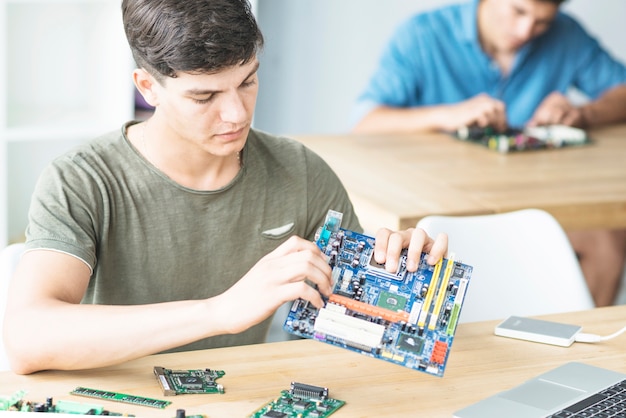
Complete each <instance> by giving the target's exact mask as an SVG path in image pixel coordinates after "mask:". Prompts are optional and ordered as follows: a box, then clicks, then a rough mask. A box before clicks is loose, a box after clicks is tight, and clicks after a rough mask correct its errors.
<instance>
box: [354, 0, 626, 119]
mask: <svg viewBox="0 0 626 418" xmlns="http://www.w3.org/2000/svg"><path fill="white" fill-rule="evenodd" d="M477 7H478V0H473V1H472V2H469V3H463V4H456V5H451V6H446V7H443V8H440V9H436V10H433V11H430V12H426V13H421V14H418V15H415V16H413V17H412V18H410V19H409V20H407V21H406V22H405V23H403V24H402V25H401V26H400V27H398V29H397V30H396V32H395V34H394V35H393V36H392V38H391V41H390V42H389V44H388V45H387V47H386V48H385V49H384V51H383V54H382V57H381V59H380V63H379V67H378V69H377V70H376V72H375V73H374V75H373V76H372V78H371V80H370V83H369V85H368V86H367V88H366V89H365V91H364V93H363V94H362V95H361V97H360V98H359V100H358V102H357V106H356V108H355V113H354V115H353V116H354V117H355V121H357V120H358V119H360V118H361V117H363V116H365V114H366V113H368V112H369V111H370V110H372V109H373V108H374V107H376V106H378V105H387V106H392V107H413V106H428V105H437V104H451V103H457V102H460V101H463V100H467V99H469V98H471V97H473V96H475V95H477V94H479V93H487V94H489V95H490V96H492V97H495V98H497V99H499V100H502V101H503V102H504V103H505V104H506V108H507V119H508V121H509V125H510V126H512V127H521V126H523V125H524V124H525V123H526V122H527V121H528V120H529V119H530V118H531V117H532V115H533V113H534V111H535V109H536V108H537V106H538V105H539V104H540V103H541V101H542V100H543V99H544V98H545V97H546V96H547V95H548V94H549V93H551V92H553V91H558V92H561V93H563V94H565V93H567V91H568V89H569V88H570V87H576V88H578V89H579V90H581V91H582V92H584V93H585V94H586V95H587V96H589V97H590V98H592V99H594V98H597V97H598V96H599V95H600V94H601V93H602V92H604V91H605V90H607V89H609V88H611V87H614V86H616V85H618V84H621V83H626V67H625V66H624V65H623V64H621V63H619V62H617V61H616V60H615V59H613V58H612V57H611V56H610V55H609V54H608V53H607V52H606V51H605V50H603V49H602V47H601V46H600V45H599V44H598V42H597V41H596V40H595V39H594V38H592V37H591V36H590V35H589V34H588V33H587V32H586V31H585V30H584V29H583V28H582V27H581V26H580V24H578V23H577V22H576V21H575V20H574V19H572V18H571V17H570V16H568V15H566V14H564V13H562V12H560V13H559V14H558V15H557V16H556V18H555V20H554V22H553V23H552V24H551V26H550V28H549V29H548V30H547V31H546V32H545V33H543V34H542V35H541V36H539V37H537V38H535V39H533V40H532V41H531V42H529V43H527V44H526V45H524V46H523V47H522V48H521V49H520V50H519V52H518V54H517V57H516V58H515V61H514V64H513V67H512V69H511V72H510V74H508V75H506V76H505V75H503V74H502V72H501V71H500V69H499V67H498V66H497V64H496V63H495V62H494V61H493V60H492V59H491V58H490V57H489V56H488V55H487V54H485V52H484V51H483V50H482V48H481V46H480V43H479V40H478V31H477V24H476V15H477Z"/></svg>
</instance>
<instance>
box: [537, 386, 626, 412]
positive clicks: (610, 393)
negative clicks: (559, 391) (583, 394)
mask: <svg viewBox="0 0 626 418" xmlns="http://www.w3.org/2000/svg"><path fill="white" fill-rule="evenodd" d="M582 417H584V418H587V417H593V418H609V417H610V418H618V417H619V418H626V379H625V380H622V381H621V382H620V383H618V384H616V385H613V386H611V387H610V388H607V389H604V390H603V391H601V392H598V393H594V394H593V395H591V396H589V397H587V398H585V399H583V400H582V401H580V402H577V403H575V404H574V405H570V406H568V407H567V408H564V409H563V410H561V411H559V412H557V413H556V414H552V415H550V416H548V417H547V418H582Z"/></svg>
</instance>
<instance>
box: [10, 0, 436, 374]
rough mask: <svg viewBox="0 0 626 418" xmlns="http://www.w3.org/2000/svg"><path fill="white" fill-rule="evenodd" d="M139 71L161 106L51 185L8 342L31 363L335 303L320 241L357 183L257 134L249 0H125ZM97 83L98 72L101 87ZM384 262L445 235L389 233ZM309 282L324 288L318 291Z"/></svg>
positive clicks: (382, 242) (123, 355)
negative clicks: (294, 303) (287, 307)
mask: <svg viewBox="0 0 626 418" xmlns="http://www.w3.org/2000/svg"><path fill="white" fill-rule="evenodd" d="M122 11H123V19H124V27H125V30H126V33H127V37H128V40H129V44H130V47H131V50H132V52H133V55H134V58H135V60H136V62H137V64H138V68H137V69H136V70H135V71H134V72H133V80H134V82H135V85H136V86H137V88H138V90H139V92H140V93H141V94H142V95H143V97H144V98H145V100H146V101H147V102H148V103H149V104H151V105H152V106H154V107H155V111H154V114H153V116H151V117H150V118H149V119H148V120H147V121H145V122H140V123H137V122H130V123H127V124H125V125H124V126H123V127H122V129H121V130H120V131H118V132H111V133H108V134H106V135H103V136H102V137H100V138H97V139H95V140H93V141H91V142H89V143H88V144H85V145H83V146H81V147H79V148H77V149H75V150H73V151H71V152H69V153H67V154H65V155H63V156H61V157H59V158H57V159H56V160H55V161H53V162H52V164H51V165H50V166H49V167H47V168H46V169H45V171H44V173H43V174H42V175H41V178H40V180H39V182H38V184H37V187H36V190H35V192H34V195H33V200H32V205H31V209H30V213H29V225H28V228H27V243H26V249H27V250H26V252H25V254H24V255H23V257H22V260H21V261H20V263H19V265H18V267H17V270H16V272H15V276H14V279H13V282H12V285H11V290H10V295H9V298H8V299H9V301H8V307H7V312H6V321H5V328H4V341H5V345H6V348H7V351H8V353H9V357H10V360H11V365H12V368H13V370H14V371H15V372H17V373H32V372H35V371H38V370H44V369H83V368H93V367H100V366H106V365H110V364H115V363H120V362H123V361H126V360H130V359H133V358H137V357H140V356H145V355H148V354H152V353H156V352H161V351H167V350H190V349H200V348H208V347H219V346H227V345H235V344H250V343H258V342H262V341H263V339H264V337H265V334H266V332H267V329H268V326H269V322H270V320H271V316H272V314H273V313H274V312H275V310H276V309H277V308H278V307H279V306H281V305H282V304H283V303H285V302H287V301H290V300H294V299H297V298H303V299H305V300H308V301H310V302H311V303H313V304H314V305H316V306H318V307H319V306H322V304H323V301H322V297H321V295H320V293H321V294H323V295H328V294H329V293H330V291H331V278H330V267H329V266H328V264H327V263H326V260H325V258H324V256H323V255H322V253H321V252H320V251H319V249H318V248H317V246H316V245H315V244H314V243H313V242H311V241H312V240H313V238H314V235H315V232H316V230H317V228H318V227H320V226H321V225H322V223H323V221H324V218H325V216H326V213H327V211H328V209H334V210H337V211H340V212H342V213H343V214H344V223H343V225H342V226H344V227H346V228H348V229H353V230H357V231H358V230H360V226H359V223H358V219H357V217H356V215H355V213H354V210H353V208H352V204H351V203H350V201H349V199H348V197H347V193H346V191H345V189H344V188H343V186H342V185H341V183H340V181H339V180H338V178H337V177H336V175H335V174H334V173H333V172H332V170H331V169H330V168H329V167H328V166H327V165H326V163H324V161H322V160H321V159H320V158H319V157H318V156H317V155H315V154H313V153H312V152H311V151H309V150H307V149H306V148H304V147H303V146H302V145H300V144H299V143H297V142H295V141H292V140H288V139H286V138H278V137H275V136H272V135H268V134H266V133H263V132H259V131H256V130H254V129H251V127H250V126H251V120H252V115H253V111H254V106H255V100H256V96H257V88H258V78H257V68H258V65H259V64H258V61H257V53H258V52H259V50H260V48H261V47H262V43H263V39H262V35H261V33H260V31H259V29H258V27H257V25H256V22H255V19H254V17H253V16H252V14H251V12H250V7H249V4H248V3H247V1H246V0H204V1H198V0H182V1H181V0H159V1H154V0H124V1H123V3H122ZM94 82H95V81H94ZM376 239H377V241H376V255H375V257H376V260H377V261H378V262H381V263H383V262H386V264H387V268H388V269H389V270H390V271H395V270H396V269H397V263H398V259H399V254H400V251H401V249H402V248H405V247H408V248H409V257H408V262H407V268H408V269H409V270H415V269H416V267H417V262H418V257H419V255H420V253H421V251H422V250H423V251H426V252H430V258H429V262H430V263H432V264H434V263H435V262H436V261H437V260H438V259H440V258H441V257H442V256H443V255H444V254H445V252H446V250H447V238H446V237H445V236H443V235H442V236H441V237H438V239H437V240H432V239H431V238H430V237H428V236H427V235H426V234H425V233H424V231H422V230H419V229H410V230H406V231H401V232H392V231H389V230H386V229H381V230H380V231H379V232H378V234H377V236H376ZM310 284H314V285H315V286H316V287H317V290H316V289H314V287H312V286H311V285H310Z"/></svg>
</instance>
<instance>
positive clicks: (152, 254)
mask: <svg viewBox="0 0 626 418" xmlns="http://www.w3.org/2000/svg"><path fill="white" fill-rule="evenodd" d="M127 126H128V124H127V125H125V126H124V127H122V130H121V131H115V132H111V133H109V134H107V135H104V136H102V137H100V138H97V139H95V140H93V141H91V142H89V143H86V144H85V145H81V146H80V147H78V148H76V149H74V150H72V151H70V152H69V153H67V154H65V155H63V156H61V157H59V158H57V159H55V160H54V161H53V162H52V163H51V164H50V165H49V166H48V167H47V168H46V169H45V170H44V171H43V173H42V174H41V176H40V178H39V181H38V183H37V186H36V188H35V191H34V194H33V198H32V202H31V208H30V211H29V224H28V227H27V230H26V238H27V243H26V248H27V250H28V249H35V248H46V249H53V250H57V251H62V252H65V253H69V254H71V255H74V256H76V257H78V258H79V259H81V260H83V261H84V262H85V263H87V264H88V265H89V266H90V267H91V268H92V270H93V274H92V276H91V279H90V282H89V286H88V289H87V291H86V293H85V295H84V298H83V303H93V304H111V305H139V304H148V303H156V302H166V301H175V300H187V299H201V298H208V297H211V296H215V295H218V294H220V293H222V292H224V291H225V290H226V289H228V288H229V287H231V286H232V285H233V284H234V283H235V282H237V281H238V280H239V279H240V278H241V277H242V276H243V275H244V274H245V273H246V272H247V271H248V270H249V269H250V268H251V267H252V266H253V265H254V264H255V263H256V262H257V261H258V260H259V259H260V258H261V257H263V256H264V255H265V254H267V253H269V252H271V251H272V250H274V249H275V248H276V247H277V246H278V245H280V244H281V243H283V242H284V241H285V240H287V239H288V238H289V237H290V236H292V235H298V236H301V237H304V238H306V239H309V240H313V239H314V236H315V232H316V231H317V229H318V228H319V227H320V226H321V225H322V224H323V222H324V219H325V217H326V213H327V212H328V210H329V209H333V210H336V211H339V212H342V213H343V214H344V217H343V223H342V227H344V228H347V229H352V230H357V231H360V230H361V227H360V225H359V223H358V219H357V218H356V216H355V214H354V210H353V207H352V204H351V203H350V201H349V199H348V196H347V193H346V191H345V189H344V188H343V186H342V184H341V183H340V181H339V179H338V178H337V176H336V175H335V174H334V173H333V171H332V170H331V169H330V168H329V167H328V165H327V164H326V163H325V162H324V161H323V160H322V159H321V158H320V157H319V156H317V155H316V154H314V153H313V152H312V151H310V150H308V149H307V148H305V147H304V146H303V145H301V144H300V143H298V142H296V141H293V140H290V139H287V138H279V137H275V136H271V135H268V134H266V133H263V132H260V131H256V130H251V131H250V134H249V136H248V140H247V143H246V145H245V147H244V149H243V152H242V157H241V159H242V169H241V170H240V172H239V174H238V175H237V176H236V178H235V179H234V180H233V181H232V182H231V183H230V184H228V185H227V186H225V187H223V188H221V189H219V190H213V191H201V190H193V189H189V188H186V187H183V186H181V185H179V184H177V183H175V182H174V181H172V180H171V179H170V178H168V177H167V176H166V175H165V174H163V173H162V172H160V171H159V170H158V169H157V168H155V167H154V166H153V165H152V164H150V163H149V162H148V161H146V160H145V159H144V158H143V157H142V156H141V154H139V153H138V152H137V150H136V149H135V148H134V147H133V146H132V145H131V144H130V142H129V141H128V139H127V138H126V136H125V132H126V127H127ZM247 308H248V307H247V306H243V305H242V306H241V309H247ZM206 320H207V322H209V321H214V320H220V318H206ZM268 326H269V320H267V321H264V322H263V323H262V324H259V325H257V326H255V327H252V328H251V329H249V330H247V331H245V332H243V333H241V334H238V335H221V336H216V337H212V338H208V339H206V340H202V341H198V342H196V343H194V344H191V345H188V346H185V347H181V348H179V350H183V349H185V350H189V349H199V348H209V347H221V346H229V345H240V344H252V343H259V342H262V341H263V340H264V338H265V335H266V333H267V329H268Z"/></svg>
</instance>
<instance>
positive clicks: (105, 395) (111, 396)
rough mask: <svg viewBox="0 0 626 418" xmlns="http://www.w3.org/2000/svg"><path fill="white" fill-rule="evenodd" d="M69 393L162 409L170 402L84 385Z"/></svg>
mask: <svg viewBox="0 0 626 418" xmlns="http://www.w3.org/2000/svg"><path fill="white" fill-rule="evenodd" d="M70 393H71V394H72V395H78V396H87V397H89V398H98V399H105V400H107V401H114V402H123V403H130V404H133V405H141V406H149V407H151V408H160V409H163V408H165V407H166V406H168V405H169V404H171V402H170V401H162V400H160V399H152V398H144V397H143V396H135V395H127V394H124V393H117V392H111V391H106V390H98V389H90V388H84V387H77V388H76V389H74V390H73V391H71V392H70Z"/></svg>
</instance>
